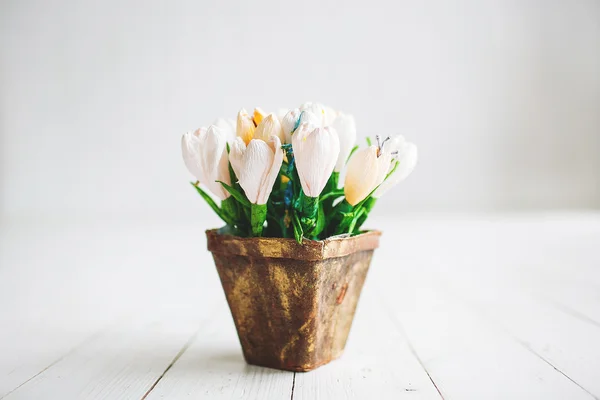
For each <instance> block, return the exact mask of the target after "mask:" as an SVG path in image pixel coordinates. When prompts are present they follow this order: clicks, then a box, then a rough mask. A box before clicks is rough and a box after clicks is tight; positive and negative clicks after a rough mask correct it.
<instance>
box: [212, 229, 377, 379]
mask: <svg viewBox="0 0 600 400" xmlns="http://www.w3.org/2000/svg"><path fill="white" fill-rule="evenodd" d="M380 235H381V232H378V231H370V232H367V233H363V234H360V235H358V236H353V237H346V238H331V239H326V240H322V241H312V240H305V241H304V242H303V243H302V244H298V243H297V242H296V241H295V240H294V239H282V238H241V237H237V236H231V235H227V234H223V233H219V231H218V230H209V231H206V236H207V239H208V250H210V251H211V252H212V254H213V258H214V260H215V264H216V266H217V270H218V272H219V277H220V278H221V283H222V284H223V289H224V290H225V296H226V297H227V302H228V303H229V308H230V309H231V314H232V315H233V320H234V322H235V326H236V328H237V332H238V336H239V339H240V342H241V344H242V350H243V352H244V358H245V359H246V361H247V362H248V363H249V364H255V365H261V366H264V367H270V368H277V369H283V370H288V371H310V370H312V369H315V368H317V367H319V366H321V365H323V364H327V363H328V362H329V361H331V360H333V359H335V358H338V357H339V356H340V355H341V354H342V351H343V350H344V346H345V344H346V339H347V338H348V332H349V331H350V326H351V325H352V319H353V317H354V311H355V310H356V304H357V303H358V298H359V296H360V291H361V289H362V286H363V283H364V281H365V277H366V275H367V270H368V269H369V264H370V262H371V257H372V256H373V250H374V249H375V248H377V246H378V245H379V236H380Z"/></svg>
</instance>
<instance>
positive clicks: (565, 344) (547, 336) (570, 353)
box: [457, 289, 600, 398]
mask: <svg viewBox="0 0 600 400" xmlns="http://www.w3.org/2000/svg"><path fill="white" fill-rule="evenodd" d="M457 294H458V293H457ZM460 296H461V297H462V298H465V299H467V300H466V301H467V302H468V304H469V305H470V306H471V307H473V308H474V309H475V310H476V311H477V312H478V313H479V314H480V316H481V317H482V318H485V319H488V320H490V321H492V322H493V323H494V324H497V326H498V327H499V328H500V329H502V330H504V331H506V332H507V333H508V334H509V335H511V336H513V337H515V338H516V339H517V340H518V341H519V342H520V343H521V344H522V345H523V346H524V347H526V348H527V349H529V350H531V351H532V353H534V354H536V355H537V356H538V357H540V358H541V359H543V360H544V361H546V362H547V363H548V364H550V365H552V367H553V368H555V369H557V370H558V371H560V372H561V373H563V374H564V375H565V376H567V377H569V379H571V380H572V381H573V382H574V383H576V384H577V385H580V386H581V387H583V388H584V389H585V390H587V391H588V392H590V393H592V394H593V395H594V396H595V397H596V398H600V372H599V371H600V326H597V325H595V324H594V323H590V322H589V321H585V320H582V319H581V318H580V317H578V316H573V315H571V314H570V313H566V312H564V311H563V310H559V309H557V308H556V307H555V305H554V304H552V303H545V302H541V301H540V300H539V299H538V298H536V297H533V296H531V295H529V294H527V293H514V292H513V293H512V294H511V296H509V297H504V296H499V295H498V293H496V289H488V290H485V291H482V290H480V289H473V290H470V291H468V292H467V291H461V292H460ZM598 306H599V307H600V304H599V305H598Z"/></svg>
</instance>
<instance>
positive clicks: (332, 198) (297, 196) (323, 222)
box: [192, 139, 398, 243]
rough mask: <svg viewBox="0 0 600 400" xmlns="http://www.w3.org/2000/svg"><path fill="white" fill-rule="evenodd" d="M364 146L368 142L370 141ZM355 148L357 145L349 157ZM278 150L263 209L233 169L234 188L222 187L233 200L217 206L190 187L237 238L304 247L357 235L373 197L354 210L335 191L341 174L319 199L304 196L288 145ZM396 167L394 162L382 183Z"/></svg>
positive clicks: (228, 199) (370, 206)
mask: <svg viewBox="0 0 600 400" xmlns="http://www.w3.org/2000/svg"><path fill="white" fill-rule="evenodd" d="M367 141H368V142H370V139H367ZM369 144H370V143H369ZM357 148H358V146H355V147H354V148H353V149H352V152H351V154H352V153H354V151H355V150H356V149H357ZM282 149H283V150H284V151H285V153H286V160H284V162H283V164H282V166H281V169H280V173H279V176H278V178H277V179H276V180H275V183H274V185H273V188H272V191H271V195H270V196H269V200H268V202H267V204H262V205H257V204H252V203H251V202H250V201H249V200H248V198H247V197H246V194H245V193H244V190H243V189H242V187H241V186H240V185H239V183H238V180H237V177H236V175H235V173H234V171H233V169H232V168H231V164H230V165H229V175H230V181H231V182H232V183H231V184H227V183H225V182H220V183H221V185H222V186H223V188H224V189H225V190H226V191H227V192H228V193H229V194H230V195H231V196H230V197H228V198H227V199H225V200H223V201H222V203H221V207H219V206H218V205H217V203H215V201H214V200H213V199H212V197H211V196H210V195H208V194H207V193H206V192H204V191H203V190H202V189H201V188H200V187H199V186H198V185H197V184H194V183H192V185H193V186H194V187H195V188H196V190H197V191H198V193H199V194H200V195H201V196H202V198H203V199H204V200H205V201H206V202H207V204H208V205H209V206H210V207H211V208H212V209H213V211H215V213H217V215H218V216H219V217H220V218H221V219H222V220H223V221H224V222H225V223H226V224H227V230H228V231H229V232H235V234H237V235H239V236H266V237H283V238H294V239H295V240H296V241H297V242H298V243H302V241H303V240H305V239H309V240H323V239H325V238H327V237H330V236H333V235H341V234H350V235H355V234H358V233H360V229H361V227H362V225H363V224H364V222H365V221H366V219H367V217H368V215H369V213H370V212H371V210H372V209H373V206H374V205H375V202H376V199H375V198H373V197H372V194H373V193H371V194H370V195H369V196H367V197H366V198H365V199H364V200H363V201H361V202H360V203H358V204H356V205H355V206H352V205H351V204H349V203H348V202H347V201H346V200H345V198H344V197H343V196H344V190H343V189H340V188H338V185H339V182H338V181H339V173H338V172H333V173H332V174H331V176H330V177H329V180H328V182H327V184H326V186H325V188H324V190H323V191H322V193H321V194H320V196H318V197H309V196H306V195H305V193H304V192H303V191H302V186H301V184H300V178H299V176H298V171H297V170H296V164H295V162H294V153H293V151H292V147H291V145H289V144H285V145H283V146H282ZM228 150H229V149H228ZM348 158H350V157H348ZM397 166H398V163H397V162H396V164H395V165H394V167H393V169H392V170H391V171H390V173H389V174H388V175H387V176H386V179H387V177H389V176H390V175H391V174H392V173H393V172H394V171H395V169H396V168H397ZM340 200H341V201H340Z"/></svg>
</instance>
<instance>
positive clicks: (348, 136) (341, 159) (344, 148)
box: [332, 113, 356, 172]
mask: <svg viewBox="0 0 600 400" xmlns="http://www.w3.org/2000/svg"><path fill="white" fill-rule="evenodd" d="M332 127H333V128H334V129H335V131H336V132H337V134H338V137H339V138H340V154H339V156H338V159H337V162H336V163H335V171H336V172H340V171H341V170H342V168H344V165H346V161H347V160H348V156H349V155H350V151H352V147H353V146H354V143H355V142H356V124H355V123H354V117H353V116H352V115H348V114H341V113H340V114H339V115H338V116H337V118H336V119H335V120H334V121H333V124H332Z"/></svg>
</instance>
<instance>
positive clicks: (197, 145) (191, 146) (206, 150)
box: [181, 125, 231, 200]
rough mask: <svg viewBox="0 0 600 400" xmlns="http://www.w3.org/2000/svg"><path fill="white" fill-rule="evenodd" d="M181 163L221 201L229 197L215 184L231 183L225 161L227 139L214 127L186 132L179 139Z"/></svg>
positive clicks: (221, 187)
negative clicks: (181, 155)
mask: <svg viewBox="0 0 600 400" xmlns="http://www.w3.org/2000/svg"><path fill="white" fill-rule="evenodd" d="M181 150H182V153H183V161H184V162H185V165H186V167H187V168H188V170H189V171H190V172H191V174H192V175H194V176H195V177H196V179H197V180H198V181H200V183H202V184H203V185H205V186H206V187H207V188H208V189H209V190H210V191H211V192H212V193H213V194H214V195H215V196H217V197H218V198H219V199H221V200H225V199H226V198H228V197H229V193H228V192H227V191H226V190H225V189H224V188H223V186H222V185H221V184H220V183H218V182H216V181H222V182H225V183H227V184H230V183H231V180H230V177H229V163H228V160H227V138H226V137H225V135H224V134H223V132H222V131H221V130H220V129H219V128H218V127H217V126H215V125H211V126H209V127H208V129H207V128H200V129H198V130H196V131H195V132H188V133H186V134H185V135H183V138H182V139H181Z"/></svg>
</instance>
